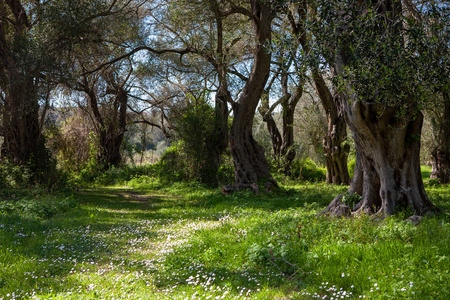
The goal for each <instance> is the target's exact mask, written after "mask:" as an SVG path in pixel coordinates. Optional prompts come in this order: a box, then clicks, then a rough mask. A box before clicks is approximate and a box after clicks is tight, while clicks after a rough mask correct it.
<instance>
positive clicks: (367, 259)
mask: <svg viewBox="0 0 450 300" xmlns="http://www.w3.org/2000/svg"><path fill="white" fill-rule="evenodd" d="M423 171H424V172H427V169H424V170H423ZM428 171H429V170H428ZM425 175H426V174H425ZM425 175H424V176H425ZM426 188H427V191H428V194H429V196H430V198H431V199H432V201H433V202H434V203H435V204H436V205H437V206H438V207H439V208H441V210H442V212H441V213H440V214H438V215H436V216H433V217H426V218H424V219H423V220H422V222H421V223H420V224H419V225H413V224H411V223H409V222H407V221H405V219H406V217H408V216H409V215H408V212H399V213H397V214H396V215H395V216H392V217H389V218H386V219H384V220H377V219H374V218H371V217H368V216H359V217H355V218H348V219H330V218H328V217H323V216H317V213H318V212H319V211H320V210H321V209H323V208H324V207H325V206H326V205H327V204H328V203H329V202H330V201H331V200H332V198H333V197H334V196H335V195H337V194H338V193H341V192H343V191H345V190H346V187H344V186H338V187H336V186H328V185H326V184H324V183H308V182H302V183H296V184H294V183H287V182H286V183H285V185H284V186H283V188H282V190H281V191H279V192H277V193H274V194H263V195H253V194H251V193H249V192H237V193H235V194H234V195H232V196H223V195H222V194H221V193H220V192H219V191H218V190H217V189H207V188H205V187H203V186H201V185H199V184H193V183H190V184H186V183H178V184H172V185H163V184H161V183H160V182H159V181H158V180H157V179H155V178H153V177H151V176H135V177H134V178H133V179H131V180H129V181H122V182H120V184H114V185H108V186H105V185H103V186H96V187H91V188H85V189H79V190H77V191H65V192H63V191H61V192H58V193H55V194H54V195H48V194H45V193H39V191H22V193H19V192H18V193H17V194H15V195H14V196H11V195H6V194H5V193H6V192H3V194H0V197H1V196H3V197H6V196H7V197H8V201H0V299H359V298H365V299H450V283H449V282H450V280H449V279H450V247H449V245H450V214H449V208H450V194H449V192H450V187H449V186H448V185H437V184H434V183H433V182H432V181H430V182H428V183H427V184H426Z"/></svg>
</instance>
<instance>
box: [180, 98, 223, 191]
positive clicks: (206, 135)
mask: <svg viewBox="0 0 450 300" xmlns="http://www.w3.org/2000/svg"><path fill="white" fill-rule="evenodd" d="M206 97H207V95H203V96H202V97H201V98H200V99H194V100H192V101H195V103H194V104H193V105H190V106H188V107H187V109H186V111H185V112H184V113H183V115H182V116H181V117H180V118H179V119H178V120H177V129H176V132H177V134H178V137H179V139H180V140H181V141H183V143H182V144H181V145H182V149H181V150H182V151H183V152H184V153H185V157H186V161H185V165H186V169H185V170H186V173H187V174H186V175H187V178H188V179H190V180H192V179H198V180H199V181H201V182H203V183H206V184H211V185H217V171H218V167H219V165H218V162H215V161H216V160H218V159H219V158H218V152H217V145H218V143H219V142H220V141H216V133H215V124H216V118H215V112H214V109H213V108H212V107H211V106H210V105H208V103H207V102H206Z"/></svg>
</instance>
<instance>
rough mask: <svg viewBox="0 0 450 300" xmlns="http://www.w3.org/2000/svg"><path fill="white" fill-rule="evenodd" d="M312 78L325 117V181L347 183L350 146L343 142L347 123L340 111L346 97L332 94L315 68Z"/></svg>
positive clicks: (345, 137)
mask: <svg viewBox="0 0 450 300" xmlns="http://www.w3.org/2000/svg"><path fill="white" fill-rule="evenodd" d="M313 80H314V84H315V86H316V91H317V94H318V95H319V98H320V101H321V103H322V107H323V109H324V110H325V114H326V117H327V134H326V136H325V137H324V138H323V149H324V155H325V158H326V167H327V183H332V184H349V183H350V175H349V174H348V166H347V158H348V153H349V151H350V146H349V145H348V144H346V143H344V142H345V141H346V140H347V124H346V123H345V119H344V112H343V111H342V101H345V100H346V99H342V97H343V96H342V94H337V93H336V94H335V95H334V96H332V94H331V92H330V90H329V89H328V87H327V85H326V84H325V81H324V80H323V77H322V75H321V74H320V73H319V71H318V70H317V69H315V70H313Z"/></svg>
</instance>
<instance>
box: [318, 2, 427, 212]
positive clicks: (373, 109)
mask: <svg viewBox="0 0 450 300" xmlns="http://www.w3.org/2000/svg"><path fill="white" fill-rule="evenodd" d="M320 13H321V22H322V24H320V25H321V28H322V29H323V30H324V31H323V32H322V33H323V35H322V36H321V38H322V39H324V40H325V41H326V42H325V43H326V44H327V46H328V47H326V48H325V51H324V53H325V54H324V55H326V56H327V58H328V63H329V64H330V66H332V68H333V70H334V72H335V74H336V78H335V80H336V83H337V84H338V86H339V92H340V93H341V94H342V99H343V101H342V102H341V103H340V105H341V107H342V108H341V109H342V110H343V111H344V113H345V117H346V120H347V124H348V126H349V128H350V130H351V132H352V136H353V139H354V141H355V147H356V152H357V166H356V168H357V169H359V170H360V172H357V173H356V174H355V176H354V178H353V180H352V182H351V185H350V188H349V190H348V192H347V193H346V194H345V195H339V196H337V197H336V198H335V199H334V200H333V201H332V202H331V203H330V205H329V206H328V207H327V209H326V210H325V211H329V212H333V213H336V214H341V213H348V212H349V207H348V206H346V205H344V204H345V203H347V204H349V202H351V201H354V200H355V199H358V201H355V203H352V205H350V206H353V207H351V210H352V211H354V212H355V213H359V212H364V213H379V214H381V215H391V214H393V213H394V212H395V211H396V210H397V209H401V208H409V209H410V210H411V211H413V212H414V214H417V215H425V214H427V213H430V212H433V211H435V207H434V205H433V204H432V203H431V202H430V200H429V199H428V197H427V194H426V192H425V189H424V186H423V182H422V177H421V173H420V159H419V151H420V135H421V128H422V121H423V115H422V113H421V111H420V108H421V105H422V103H423V101H424V100H425V98H426V97H425V96H426V93H425V91H426V84H427V81H426V80H425V78H424V75H426V73H425V72H424V69H426V64H427V60H428V58H429V56H428V55H427V53H424V52H422V51H421V49H420V48H418V47H417V46H416V43H415V42H414V41H415V39H417V38H420V35H419V36H417V35H416V33H417V32H418V31H417V28H420V26H419V25H420V24H416V23H415V22H413V21H412V20H411V17H410V16H408V15H407V14H405V13H404V10H403V5H402V2H401V1H396V0H379V1H352V0H350V1H326V2H324V1H323V2H321V3H320ZM325 27H326V28H325ZM329 29H332V30H331V31H330V30H329ZM317 32H318V33H320V30H319V31H317ZM326 32H328V34H329V37H331V39H330V38H328V37H327V36H326V34H325V33H326ZM332 39H334V40H332ZM354 195H358V196H354ZM359 199H360V200H359ZM353 204H354V205H353Z"/></svg>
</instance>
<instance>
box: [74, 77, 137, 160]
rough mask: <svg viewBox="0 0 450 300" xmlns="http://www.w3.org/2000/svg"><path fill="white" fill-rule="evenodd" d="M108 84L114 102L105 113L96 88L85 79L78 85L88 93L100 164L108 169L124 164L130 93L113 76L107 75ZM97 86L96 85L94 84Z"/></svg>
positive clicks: (106, 108)
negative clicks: (97, 141) (123, 146)
mask: <svg viewBox="0 0 450 300" xmlns="http://www.w3.org/2000/svg"><path fill="white" fill-rule="evenodd" d="M104 76H105V80H106V82H107V84H108V93H109V94H112V97H113V101H112V103H110V105H109V106H108V107H106V106H105V107H104V109H105V111H101V110H100V104H99V99H98V97H97V94H96V92H95V90H94V88H93V87H92V86H91V85H92V83H89V82H88V80H87V78H86V77H85V78H84V79H83V81H82V82H79V83H78V86H79V89H80V90H82V91H83V92H85V93H86V95H87V100H88V104H89V108H90V111H91V112H92V115H93V118H92V119H93V121H94V123H95V128H96V130H97V134H98V136H99V147H100V149H99V153H98V155H97V160H98V162H99V163H100V164H101V165H102V166H103V167H104V168H105V169H108V168H110V167H111V166H118V165H119V164H120V163H121V162H122V156H121V154H120V147H121V146H122V142H123V136H124V133H125V131H126V126H127V120H126V113H127V104H128V92H127V91H126V90H125V89H124V87H123V85H122V84H120V83H118V82H116V81H115V80H116V79H115V78H113V75H112V74H109V75H108V74H105V75H104ZM94 84H95V83H94Z"/></svg>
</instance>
